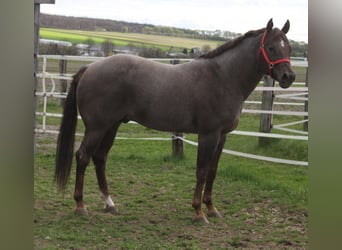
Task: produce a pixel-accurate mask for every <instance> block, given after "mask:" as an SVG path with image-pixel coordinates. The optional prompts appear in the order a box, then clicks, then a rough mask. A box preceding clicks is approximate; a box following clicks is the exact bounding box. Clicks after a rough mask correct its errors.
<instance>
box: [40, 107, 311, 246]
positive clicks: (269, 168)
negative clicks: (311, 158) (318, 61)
mask: <svg viewBox="0 0 342 250" xmlns="http://www.w3.org/2000/svg"><path fill="white" fill-rule="evenodd" d="M49 108H51V109H52V110H55V111H58V109H59V107H58V105H51V106H49ZM51 122H52V123H53V124H55V125H54V126H56V125H57V124H58V123H59V121H58V119H57V120H54V121H51ZM80 123H81V122H80ZM257 123H258V121H256V119H255V117H254V116H247V115H246V116H245V115H243V117H242V119H241V122H240V124H241V125H242V124H244V127H245V128H247V129H248V128H249V129H254V127H255V126H257ZM118 136H119V137H151V136H158V137H169V136H170V134H169V133H164V132H159V131H154V130H150V129H146V128H144V127H142V126H140V125H134V124H124V125H122V126H121V127H120V130H119V132H118ZM186 137H187V138H190V139H193V140H196V136H194V135H186ZM80 139H81V138H80V137H77V143H76V144H79V141H80ZM297 143H298V142H297V141H287V140H278V141H274V142H271V143H270V144H269V145H267V146H265V147H258V145H257V140H253V139H252V137H248V138H247V139H246V137H241V136H235V135H234V136H233V135H232V136H230V138H229V139H228V141H227V143H226V146H225V147H226V148H228V149H243V150H246V151H248V152H249V153H260V154H264V155H269V154H272V155H273V156H281V155H283V154H286V156H287V157H288V158H290V159H297V160H307V153H305V152H307V144H306V143H303V144H298V145H297ZM55 144H56V137H54V136H48V135H38V137H37V149H36V153H35V171H34V174H35V186H34V188H35V194H34V196H35V206H34V214H35V224H34V243H35V249H136V248H138V249H183V248H185V249H186V248H187V249H227V248H228V249H232V248H268V249H270V248H273V249H275V248H277V249H279V248H287V247H290V248H305V247H307V230H306V227H307V202H308V201H307V188H308V183H307V168H306V167H298V166H289V165H282V164H274V163H268V162H262V161H256V160H250V159H244V158H240V157H234V156H230V155H226V154H224V155H222V157H221V161H220V163H219V169H218V175H217V178H216V182H215V185H214V193H213V194H214V201H215V203H216V206H217V208H218V209H219V211H220V212H221V213H222V214H223V215H224V218H223V219H221V220H218V219H210V222H211V223H210V224H209V225H193V224H192V222H191V218H192V217H193V216H194V211H193V209H192V207H191V200H192V195H193V190H194V185H195V162H196V147H194V146H191V145H185V157H184V159H173V158H172V157H171V142H168V141H135V140H117V141H116V142H115V145H114V146H113V148H112V150H111V152H110V154H109V157H108V167H107V175H108V176H107V177H108V182H109V186H110V189H111V191H112V194H113V199H114V202H115V203H116V204H117V206H118V209H119V211H120V214H119V215H116V216H113V215H109V214H105V213H103V212H102V206H103V204H102V200H101V198H100V194H99V191H98V187H97V182H96V176H95V171H94V167H93V165H92V164H91V165H90V166H89V167H88V169H87V172H86V179H85V187H84V198H85V202H86V204H87V205H88V210H89V213H90V214H89V216H88V217H79V216H75V215H74V214H73V208H74V205H75V204H74V201H73V199H72V193H73V185H74V176H75V168H73V170H72V174H71V178H70V182H69V185H68V188H67V190H66V192H65V194H64V196H63V195H60V194H58V193H57V191H56V188H55V186H54V184H53V182H52V180H53V172H54V161H55ZM293 148H295V149H293ZM297 151H302V152H304V153H303V155H301V154H299V155H298V154H297ZM284 152H285V153H284Z"/></svg>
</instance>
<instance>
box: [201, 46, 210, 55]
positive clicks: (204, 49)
mask: <svg viewBox="0 0 342 250" xmlns="http://www.w3.org/2000/svg"><path fill="white" fill-rule="evenodd" d="M210 50H211V47H210V45H209V44H205V45H203V46H202V49H201V51H202V53H204V54H205V53H208V52H209V51H210Z"/></svg>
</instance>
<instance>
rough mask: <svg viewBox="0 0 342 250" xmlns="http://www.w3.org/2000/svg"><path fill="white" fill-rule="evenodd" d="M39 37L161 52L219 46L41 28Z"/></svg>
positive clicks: (199, 42) (212, 43) (208, 42)
mask: <svg viewBox="0 0 342 250" xmlns="http://www.w3.org/2000/svg"><path fill="white" fill-rule="evenodd" d="M40 37H41V38H44V39H54V40H63V41H70V42H72V43H73V44H77V43H85V42H86V40H87V39H89V38H91V39H93V40H94V42H95V43H98V44H100V43H102V42H104V41H105V40H111V41H112V42H113V43H114V44H115V45H116V46H127V45H129V44H134V45H135V46H143V45H144V46H153V47H158V48H161V49H162V50H168V49H169V48H170V47H175V48H188V49H189V48H194V47H199V48H201V47H202V46H204V45H209V46H210V47H211V48H216V47H217V46H218V45H219V42H217V41H211V40H200V39H191V38H182V37H171V36H159V35H148V34H137V33H121V32H107V31H82V30H67V29H52V28H41V29H40Z"/></svg>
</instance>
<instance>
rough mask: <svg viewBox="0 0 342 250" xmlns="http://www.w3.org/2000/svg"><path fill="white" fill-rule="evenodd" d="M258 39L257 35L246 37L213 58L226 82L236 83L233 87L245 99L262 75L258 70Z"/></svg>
mask: <svg viewBox="0 0 342 250" xmlns="http://www.w3.org/2000/svg"><path fill="white" fill-rule="evenodd" d="M259 40H260V39H259V36H258V37H253V38H247V39H246V40H244V41H242V42H241V44H239V45H237V46H236V47H235V48H232V49H231V50H228V51H226V52H224V53H223V54H222V55H220V56H218V57H217V58H214V60H215V59H216V60H217V64H219V65H220V69H221V71H222V74H223V75H224V78H225V79H226V80H225V81H226V83H227V84H228V85H231V84H236V85H237V86H235V88H236V89H238V90H239V92H240V94H241V95H242V96H243V97H244V99H247V97H248V96H249V95H250V93H251V92H252V91H253V90H254V89H255V87H256V85H257V84H258V83H259V81H260V80H261V78H262V76H263V73H262V72H260V70H259V54H258V51H259V46H260V42H259ZM228 87H233V86H228Z"/></svg>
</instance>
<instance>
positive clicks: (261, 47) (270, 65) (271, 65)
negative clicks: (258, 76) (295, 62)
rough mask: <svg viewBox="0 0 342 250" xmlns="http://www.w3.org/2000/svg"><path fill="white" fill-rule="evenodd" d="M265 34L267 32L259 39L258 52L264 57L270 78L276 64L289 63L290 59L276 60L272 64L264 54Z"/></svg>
mask: <svg viewBox="0 0 342 250" xmlns="http://www.w3.org/2000/svg"><path fill="white" fill-rule="evenodd" d="M266 34H267V31H266V30H265V32H264V34H263V35H262V38H261V45H260V52H259V53H262V55H263V56H264V59H265V61H266V63H267V65H268V70H269V71H268V74H269V75H270V76H272V69H273V67H274V66H275V65H277V64H280V63H290V64H291V62H290V59H289V58H283V59H279V60H276V61H274V62H272V61H271V60H270V58H269V57H268V55H267V53H266V50H265V38H266Z"/></svg>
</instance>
